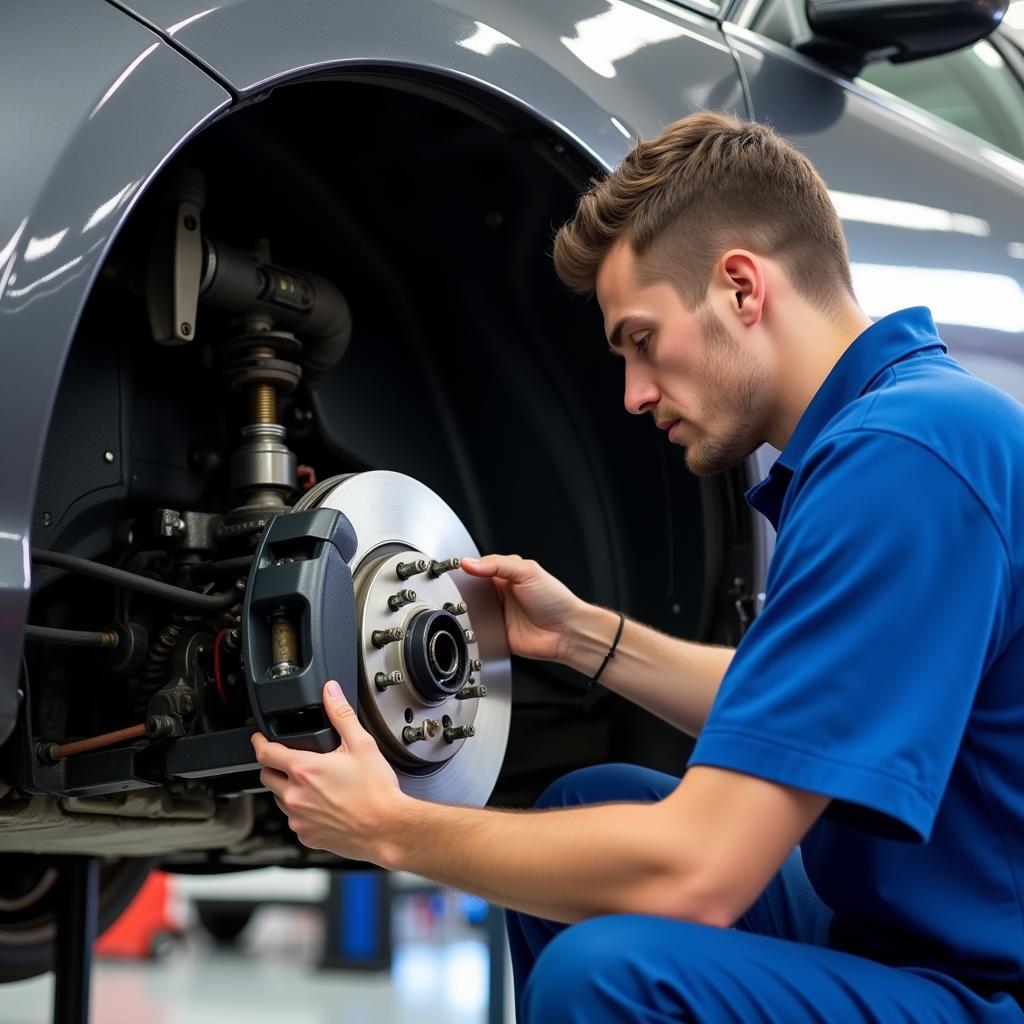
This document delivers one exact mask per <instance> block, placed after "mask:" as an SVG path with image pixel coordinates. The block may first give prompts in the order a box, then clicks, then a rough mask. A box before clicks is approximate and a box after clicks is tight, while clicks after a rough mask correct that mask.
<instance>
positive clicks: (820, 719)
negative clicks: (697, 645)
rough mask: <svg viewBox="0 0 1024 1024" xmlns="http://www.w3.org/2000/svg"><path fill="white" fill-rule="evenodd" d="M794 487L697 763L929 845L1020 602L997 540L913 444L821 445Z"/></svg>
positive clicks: (862, 439)
mask: <svg viewBox="0 0 1024 1024" xmlns="http://www.w3.org/2000/svg"><path fill="white" fill-rule="evenodd" d="M790 487H791V488H792V489H793V492H792V493H791V494H790V495H789V496H788V500H787V508H786V510H785V514H784V518H783V521H782V523H781V524H780V532H779V537H778V542H777V546H776V549H775V554H774V556H773V560H772V565H771V572H770V575H769V580H768V587H767V593H766V600H765V605H764V608H763V610H762V612H761V614H760V615H759V616H758V618H757V619H756V620H755V621H754V623H753V624H752V626H751V627H750V629H749V630H748V631H747V634H746V636H745V637H744V638H743V641H742V642H741V644H740V646H739V647H738V649H737V651H736V655H735V657H734V658H733V661H732V664H731V665H730V667H729V670H728V672H727V673H726V676H725V678H724V680H723V681H722V686H721V689H720V691H719V694H718V696H717V698H716V700H715V703H714V705H713V706H712V709H711V712H710V714H709V716H708V720H707V722H706V724H705V727H704V729H703V731H702V733H701V735H700V737H699V739H698V741H697V744H696V747H695V749H694V752H693V755H692V757H691V759H690V764H691V765H696V764H703V765H713V766H716V767H720V768H729V769H732V770H734V771H740V772H745V773H747V774H750V775H756V776H759V777H761V778H765V779H769V780H772V781H775V782H779V783H781V784H783V785H787V786H794V787H797V788H800V789H806V790H809V791H812V792H816V793H821V794H823V795H826V796H829V797H832V798H833V803H832V805H831V806H830V808H829V811H828V814H829V815H830V816H832V817H834V818H837V819H839V820H843V821H844V822H845V823H847V824H853V825H855V826H857V827H860V828H864V829H867V830H868V831H870V832H873V833H876V834H880V835H883V836H887V837H889V838H902V839H910V840H917V841H927V839H928V837H929V835H930V832H931V828H932V824H933V822H934V819H935V815H936V812H937V810H938V806H939V803H940V801H941V799H942V795H943V792H944V790H945V788H946V784H947V782H948V780H949V776H950V773H951V771H952V768H953V763H954V761H955V759H956V755H957V752H958V749H959V747H960V744H961V741H962V739H963V735H964V731H965V729H966V726H967V720H968V717H969V715H970V711H971V706H972V703H973V701H974V696H975V693H976V690H977V687H978V684H979V681H980V680H981V678H982V676H983V675H984V674H985V672H986V671H987V668H988V666H989V665H990V663H991V661H992V659H993V658H994V656H995V652H996V651H997V650H998V649H999V638H1000V635H1001V631H1002V629H1003V628H1004V622H1005V617H1006V615H1007V611H1008V609H1007V605H1008V602H1009V599H1010V598H1009V594H1010V571H1009V561H1008V558H1007V553H1006V549H1005V545H1004V542H1003V539H1002V535H1001V533H1000V532H999V530H998V528H997V526H996V524H995V523H994V522H993V521H992V519H991V517H990V515H989V512H988V510H987V509H986V508H985V507H984V505H983V504H982V503H981V501H980V500H979V499H978V497H977V496H976V495H975V493H974V492H973V491H972V490H971V488H970V487H969V485H968V484H967V483H966V482H965V481H964V480H963V479H962V478H961V477H960V476H959V475H958V474H957V473H956V472H955V471H954V470H953V469H952V468H951V467H950V466H949V465H947V463H946V462H944V461H943V460H942V459H941V458H940V457H939V456H937V455H936V454H935V453H933V452H932V451H930V450H929V449H928V448H926V447H924V446H922V445H920V444H919V443H917V442H916V441H914V440H912V439H909V438H906V437H903V436H901V435H898V434H890V433H886V432H882V431H860V430H856V431H854V430H851V431H845V432H843V433H839V434H835V435H833V436H827V437H825V438H822V439H820V440H819V442H818V443H817V444H816V445H815V446H814V448H812V450H811V451H810V452H808V454H807V457H806V459H805V461H804V464H803V465H802V466H801V467H800V470H799V471H798V473H797V475H796V476H795V477H794V479H793V481H792V483H791V484H790Z"/></svg>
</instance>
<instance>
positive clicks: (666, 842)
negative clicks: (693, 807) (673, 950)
mask: <svg viewBox="0 0 1024 1024" xmlns="http://www.w3.org/2000/svg"><path fill="white" fill-rule="evenodd" d="M665 817H666V816H665V814H664V812H663V810H662V809H661V808H660V807H659V805H657V804H604V805H598V806H590V807H577V808H570V809H566V810H552V811H533V812H528V813H522V812H518V811H496V810H490V809H484V810H480V809H477V808H470V807H452V806H447V805H443V804H431V803H427V802H425V801H421V800H416V799H413V798H407V799H406V800H405V801H404V803H403V804H402V806H401V808H400V821H399V822H398V824H397V826H394V825H392V826H386V827H385V829H384V832H385V833H386V836H385V837H384V838H383V839H382V841H381V844H380V849H379V855H378V861H379V863H381V864H382V866H384V867H387V868H390V869H392V870H401V871H410V872H413V873H414V874H418V875H423V876H425V877H427V878H432V879H434V880H436V881H438V882H441V883H442V884H445V885H451V886H453V887H455V888H458V889H462V890H464V891H466V892H472V893H475V894H476V895H478V896H481V897H482V898H483V899H486V900H488V901H490V902H492V903H497V904H500V905H501V906H505V907H510V908H512V909H514V910H520V911H523V912H525V913H528V914H533V915H534V916H539V917H543V918H546V919H548V920H551V921H561V922H565V923H570V922H575V921H580V920H583V919H585V918H588V917H593V916H595V915H598V914H612V913H647V914H663V915H664V914H670V913H673V912H674V911H676V910H678V912H679V913H681V914H686V915H688V916H692V917H693V918H696V917H699V916H700V908H699V907H698V906H697V901H696V899H695V898H694V899H693V900H690V901H688V900H687V898H686V895H685V885H683V884H682V883H681V879H682V878H683V877H684V865H685V863H686V859H687V855H686V850H685V842H681V841H680V837H678V836H675V835H673V834H672V831H673V830H672V829H671V828H666V827H665V822H664V821H663V819H664V818H665ZM681 847H683V848H681ZM688 903H689V904H692V905H688Z"/></svg>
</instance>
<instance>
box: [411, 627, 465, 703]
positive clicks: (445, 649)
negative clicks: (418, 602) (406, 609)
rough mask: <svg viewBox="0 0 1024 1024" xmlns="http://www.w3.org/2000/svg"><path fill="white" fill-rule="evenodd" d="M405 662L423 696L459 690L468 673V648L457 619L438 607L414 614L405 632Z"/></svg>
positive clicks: (432, 698)
mask: <svg viewBox="0 0 1024 1024" xmlns="http://www.w3.org/2000/svg"><path fill="white" fill-rule="evenodd" d="M405 664H406V667H407V668H408V669H409V676H410V680H411V682H412V685H413V686H414V687H415V688H416V690H417V692H418V693H419V694H420V696H421V697H422V698H423V699H424V700H426V701H430V702H436V701H442V700H447V699H448V698H449V697H451V696H452V695H453V694H456V693H458V692H459V690H461V689H462V687H463V685H464V684H465V682H466V678H467V677H468V675H469V648H468V645H467V644H466V636H465V633H464V632H463V629H462V626H461V625H460V624H459V620H458V619H456V618H455V616H454V615H452V614H450V613H449V612H445V611H440V610H437V611H422V612H419V613H418V614H416V615H414V616H413V618H412V621H411V622H410V623H409V625H408V627H407V629H406V634H405Z"/></svg>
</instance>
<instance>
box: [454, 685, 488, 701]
mask: <svg viewBox="0 0 1024 1024" xmlns="http://www.w3.org/2000/svg"><path fill="white" fill-rule="evenodd" d="M486 696H487V687H486V686H484V685H483V683H481V684H480V685H479V686H469V685H466V686H464V687H463V688H462V689H461V690H459V692H458V693H457V694H455V699H456V700H469V699H470V698H471V697H486Z"/></svg>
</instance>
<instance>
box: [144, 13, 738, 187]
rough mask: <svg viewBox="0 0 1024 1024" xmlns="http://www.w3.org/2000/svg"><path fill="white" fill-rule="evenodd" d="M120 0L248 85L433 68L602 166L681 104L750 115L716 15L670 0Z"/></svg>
mask: <svg viewBox="0 0 1024 1024" xmlns="http://www.w3.org/2000/svg"><path fill="white" fill-rule="evenodd" d="M125 6H126V7H130V8H131V10H132V11H133V12H134V13H136V14H137V15H139V16H140V17H142V18H143V19H145V21H146V22H147V23H148V24H153V25H156V26H158V27H159V28H160V29H161V30H162V31H164V32H166V33H167V35H168V36H169V37H170V38H173V40H174V42H175V44H176V45H178V46H180V47H182V48H184V49H185V50H187V51H188V52H189V54H191V55H192V56H194V58H195V59H196V60H197V61H198V62H200V63H202V64H203V65H204V66H206V67H209V68H210V69H211V70H212V72H213V73H215V74H216V75H217V76H218V77H220V78H221V79H222V80H224V81H225V82H227V83H229V84H230V86H231V88H233V89H234V90H236V91H237V92H238V94H239V95H240V96H243V97H245V96H250V95H253V94H254V93H259V92H261V91H263V90H265V89H268V88H271V87H273V86H274V85H277V84H280V83H283V82H286V81H289V80H293V79H296V78H299V77H307V76H309V75H313V74H321V73H328V72H339V71H355V70H356V69H358V68H359V67H361V66H362V67H376V68H383V67H389V66H390V67H396V68H417V69H420V70H422V71H428V72H429V71H434V72H437V73H439V74H441V75H444V76H446V77H450V78H454V79H458V80H461V81H463V82H465V83H467V84H470V85H473V84H476V85H478V86H480V87H482V88H483V89H485V90H487V91H490V92H493V93H497V94H499V95H503V96H505V97H507V98H509V99H510V100H511V101H512V102H514V103H516V104H517V105H519V106H522V107H525V108H526V109H528V110H529V111H530V112H531V113H532V114H534V115H535V116H536V117H537V118H538V119H539V120H541V121H542V122H545V123H547V124H549V125H551V126H552V127H553V128H554V129H556V130H558V131H559V132H561V133H564V134H565V135H566V136H567V137H569V138H571V139H572V140H573V141H575V142H576V143H577V144H578V145H579V146H580V147H581V148H582V149H583V150H584V151H585V152H587V153H589V154H590V155H591V156H592V157H593V158H594V159H595V161H596V162H598V163H599V164H600V165H601V166H605V167H610V166H612V165H614V164H615V163H617V162H618V160H620V159H621V158H622V156H624V155H625V153H626V152H627V151H628V149H629V146H630V143H631V141H632V136H635V134H636V133H637V132H641V133H643V134H644V135H651V134H654V133H656V132H657V131H659V130H660V129H661V127H663V126H664V125H665V124H667V123H669V122H670V121H673V120H675V119H676V118H677V117H679V116H681V114H683V113H686V112H687V111H690V110H695V109H698V108H701V107H715V108H718V109H726V110H734V111H736V112H739V113H744V112H745V102H744V98H743V95H742V92H741V89H740V85H739V79H738V76H737V74H736V69H735V64H734V60H733V58H732V56H731V54H730V52H729V49H728V47H727V45H726V44H725V41H724V40H723V39H722V36H721V32H720V30H719V27H718V25H717V23H716V22H715V21H714V20H712V19H711V18H709V17H701V16H699V15H696V14H692V13H690V12H689V11H686V10H684V9H682V8H676V7H675V6H674V5H668V4H665V5H663V6H661V7H659V8H651V7H650V6H648V5H646V4H643V3H641V2H632V3H626V2H624V0H567V2H565V3H560V4H549V3H545V2H544V0H522V2H519V3H515V4H507V3H501V2H500V0H446V2H441V0H393V2H391V3H389V4H387V5H386V7H381V6H378V5H375V4H353V3H349V4H322V3H316V2H313V0H296V2H293V3H290V4H287V5H282V4H278V3H275V2H274V0H229V2H224V3H219V4H213V5H211V3H210V2H209V0H205V2H204V0H169V2H162V0H128V2H127V3H126V4H125ZM695 44H696V45H695ZM680 69H685V73H681V70H680ZM613 118H614V119H615V120H614V121H613V120H612V119H613ZM616 122H618V123H616Z"/></svg>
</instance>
